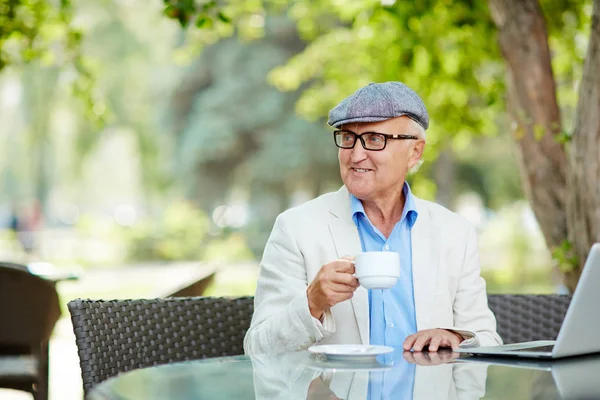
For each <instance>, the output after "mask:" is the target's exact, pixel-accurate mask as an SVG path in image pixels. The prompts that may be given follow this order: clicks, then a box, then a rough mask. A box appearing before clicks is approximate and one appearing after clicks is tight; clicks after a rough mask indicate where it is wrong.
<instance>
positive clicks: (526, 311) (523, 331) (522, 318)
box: [488, 294, 571, 344]
mask: <svg viewBox="0 0 600 400" xmlns="http://www.w3.org/2000/svg"><path fill="white" fill-rule="evenodd" d="M570 303H571V296H570V295H557V294H547V295H541V294H539V295H536V294H522V295H517V294H490V295H488V305H489V307H490V309H491V310H492V311H493V312H494V314H495V315H496V321H497V323H498V328H497V329H498V334H499V335H500V337H502V339H503V340H504V343H507V344H508V343H517V342H528V341H532V340H546V339H547V340H550V339H556V337H557V336H558V331H559V330H560V326H561V325H562V321H563V319H564V317H565V314H566V313H567V308H569V304H570Z"/></svg>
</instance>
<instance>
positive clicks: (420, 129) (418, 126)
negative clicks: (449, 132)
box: [411, 119, 427, 142]
mask: <svg viewBox="0 0 600 400" xmlns="http://www.w3.org/2000/svg"><path fill="white" fill-rule="evenodd" d="M411 121H412V125H413V127H414V129H415V130H416V134H417V136H418V137H420V138H421V139H423V140H424V141H426V142H427V134H426V133H425V128H423V126H421V124H419V123H418V122H417V121H415V120H414V119H411Z"/></svg>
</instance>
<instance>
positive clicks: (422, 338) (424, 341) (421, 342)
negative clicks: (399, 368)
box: [412, 333, 431, 351]
mask: <svg viewBox="0 0 600 400" xmlns="http://www.w3.org/2000/svg"><path fill="white" fill-rule="evenodd" d="M430 340H431V335H430V334H426V333H423V334H421V335H419V337H417V340H415V343H414V344H413V347H412V348H413V350H414V351H423V348H424V347H425V346H427V345H428V344H429V341H430Z"/></svg>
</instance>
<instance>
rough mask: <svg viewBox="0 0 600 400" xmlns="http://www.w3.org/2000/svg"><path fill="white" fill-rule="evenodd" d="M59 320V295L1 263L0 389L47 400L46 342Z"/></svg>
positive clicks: (44, 282)
mask: <svg viewBox="0 0 600 400" xmlns="http://www.w3.org/2000/svg"><path fill="white" fill-rule="evenodd" d="M59 317H60V306H59V301H58V293H57V292H56V289H55V287H54V283H53V282H49V281H47V280H45V279H43V278H40V277H39V276H37V275H33V274H31V273H29V272H28V271H27V267H25V266H23V265H19V264H13V263H7V264H6V265H3V263H0V326H1V329H0V360H1V361H2V363H3V364H4V365H5V367H4V368H6V369H8V371H6V372H5V373H2V374H0V387H2V388H9V389H17V390H23V391H27V392H29V393H32V394H33V396H34V398H35V399H43V400H45V399H47V398H48V370H49V367H48V341H49V339H50V335H51V334H52V330H53V329H54V325H55V324H56V322H57V321H58V319H59Z"/></svg>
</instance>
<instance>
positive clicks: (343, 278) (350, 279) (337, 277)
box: [329, 272, 360, 289]
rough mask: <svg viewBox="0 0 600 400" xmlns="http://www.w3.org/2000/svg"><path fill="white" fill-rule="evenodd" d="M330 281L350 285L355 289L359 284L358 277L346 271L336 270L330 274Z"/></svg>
mask: <svg viewBox="0 0 600 400" xmlns="http://www.w3.org/2000/svg"><path fill="white" fill-rule="evenodd" d="M329 279H331V281H332V282H334V283H339V284H343V285H347V286H351V287H353V288H354V289H356V288H357V287H358V286H360V284H359V283H358V279H356V277H355V276H354V275H351V274H348V273H341V272H336V273H334V274H331V276H330V278H329Z"/></svg>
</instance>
